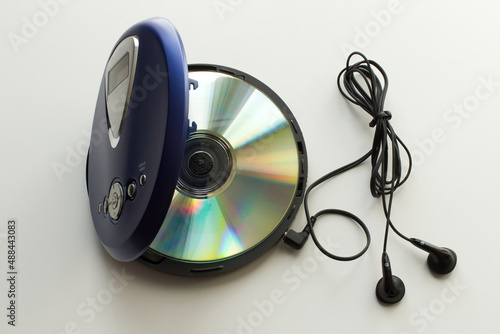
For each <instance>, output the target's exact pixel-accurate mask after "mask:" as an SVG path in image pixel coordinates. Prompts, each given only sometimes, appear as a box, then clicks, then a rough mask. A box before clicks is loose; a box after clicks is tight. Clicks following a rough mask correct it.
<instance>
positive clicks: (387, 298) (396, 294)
mask: <svg viewBox="0 0 500 334" xmlns="http://www.w3.org/2000/svg"><path fill="white" fill-rule="evenodd" d="M382 274H383V276H382V278H381V279H380V280H379V281H378V283H377V288H376V289H375V293H376V295H377V298H378V300H380V301H381V302H384V303H387V304H395V303H397V302H399V301H400V300H401V299H402V298H403V296H404V295H405V285H404V283H403V281H402V280H401V279H400V278H399V277H397V276H394V275H392V270H391V262H390V261H389V255H388V254H387V253H386V252H384V253H383V254H382Z"/></svg>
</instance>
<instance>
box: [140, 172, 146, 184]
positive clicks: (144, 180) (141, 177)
mask: <svg viewBox="0 0 500 334" xmlns="http://www.w3.org/2000/svg"><path fill="white" fill-rule="evenodd" d="M139 183H140V185H141V186H143V185H144V184H145V183H146V174H141V176H140V177H139Z"/></svg>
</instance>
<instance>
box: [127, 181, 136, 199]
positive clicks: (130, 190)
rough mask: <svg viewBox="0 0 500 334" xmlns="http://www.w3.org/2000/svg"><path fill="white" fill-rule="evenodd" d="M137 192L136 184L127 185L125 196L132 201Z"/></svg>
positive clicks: (133, 182)
mask: <svg viewBox="0 0 500 334" xmlns="http://www.w3.org/2000/svg"><path fill="white" fill-rule="evenodd" d="M136 192H137V184H136V183H135V181H132V182H130V183H129V185H128V187H127V195H128V197H129V198H130V199H134V197H135V193H136Z"/></svg>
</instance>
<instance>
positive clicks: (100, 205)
mask: <svg viewBox="0 0 500 334" xmlns="http://www.w3.org/2000/svg"><path fill="white" fill-rule="evenodd" d="M97 212H99V213H102V203H99V205H98V206H97Z"/></svg>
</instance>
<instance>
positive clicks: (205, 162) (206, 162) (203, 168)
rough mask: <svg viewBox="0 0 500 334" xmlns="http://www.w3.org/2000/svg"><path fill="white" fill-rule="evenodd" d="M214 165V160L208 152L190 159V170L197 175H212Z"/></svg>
mask: <svg viewBox="0 0 500 334" xmlns="http://www.w3.org/2000/svg"><path fill="white" fill-rule="evenodd" d="M213 165H214V162H213V158H212V156H210V154H208V153H207V152H197V153H194V154H193V155H192V156H191V157H190V158H189V169H191V172H193V173H194V174H195V175H206V174H208V173H210V171H211V170H212V167H213Z"/></svg>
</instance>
